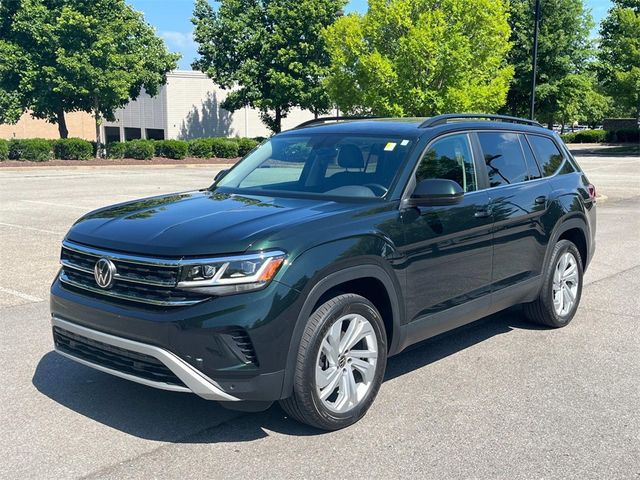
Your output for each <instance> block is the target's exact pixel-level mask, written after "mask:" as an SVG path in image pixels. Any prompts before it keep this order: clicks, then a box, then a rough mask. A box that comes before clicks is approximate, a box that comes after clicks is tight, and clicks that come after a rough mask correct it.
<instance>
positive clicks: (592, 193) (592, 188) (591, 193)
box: [587, 183, 596, 202]
mask: <svg viewBox="0 0 640 480" xmlns="http://www.w3.org/2000/svg"><path fill="white" fill-rule="evenodd" d="M587 191H588V192H589V198H591V200H593V201H594V202H595V201H596V187H595V185H593V184H592V183H590V184H589V185H587Z"/></svg>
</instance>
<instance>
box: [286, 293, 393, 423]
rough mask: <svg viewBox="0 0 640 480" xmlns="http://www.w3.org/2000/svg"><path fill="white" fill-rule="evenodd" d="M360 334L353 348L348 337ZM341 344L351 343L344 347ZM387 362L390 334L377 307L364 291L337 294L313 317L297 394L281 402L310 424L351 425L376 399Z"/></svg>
mask: <svg viewBox="0 0 640 480" xmlns="http://www.w3.org/2000/svg"><path fill="white" fill-rule="evenodd" d="M349 327H351V328H352V330H349ZM349 332H351V333H354V332H359V333H358V335H347V334H348V333H349ZM359 336H362V338H361V340H359V341H357V342H356V343H355V344H353V345H351V346H350V347H349V346H348V344H350V343H352V342H348V341H347V337H349V338H350V339H351V340H352V341H353V340H354V339H357V338H359ZM338 340H340V341H338ZM343 344H344V346H346V347H348V348H346V349H344V350H341V349H340V348H339V346H340V345H343ZM332 346H333V347H336V348H332ZM354 347H355V348H354ZM373 350H376V351H375V352H373ZM365 352H368V353H365ZM365 354H366V355H367V357H366V358H365V356H363V355H365ZM373 355H376V358H375V359H374V358H373ZM361 362H364V363H366V364H368V367H367V366H366V365H363V364H362V363H361ZM386 365H387V336H386V332H385V328H384V322H383V320H382V317H381V316H380V313H379V312H378V310H376V308H375V306H374V305H373V304H372V303H371V302H370V301H369V300H367V299H366V298H364V297H361V296H360V295H355V294H342V295H338V296H336V297H334V298H332V299H331V300H329V301H327V302H325V303H324V304H322V305H321V306H320V307H319V308H318V309H317V310H316V311H315V312H314V313H313V314H312V315H311V317H310V318H309V321H308V323H307V326H306V328H305V330H304V333H303V335H302V339H301V340H300V347H299V350H298V354H297V359H296V367H295V372H294V380H293V394H292V395H291V397H289V398H287V399H284V400H281V401H280V405H281V406H282V408H283V409H284V411H285V412H286V413H287V414H288V415H289V416H291V417H292V418H294V419H296V420H298V421H299V422H302V423H306V424H307V425H311V426H312V427H316V428H319V429H322V430H339V429H341V428H344V427H347V426H349V425H352V424H353V423H355V422H357V421H358V420H360V419H361V418H362V417H363V416H364V415H365V413H366V412H367V410H368V409H369V407H370V406H371V404H372V403H373V401H374V399H375V397H376V395H377V394H378V390H379V389H380V385H381V384H382V379H383V377H384V372H385V368H386ZM365 367H366V368H365ZM318 380H319V381H318ZM336 382H337V383H336ZM322 384H325V385H326V386H325V387H322ZM354 386H355V389H354V388H352V387H354ZM331 392H333V393H331Z"/></svg>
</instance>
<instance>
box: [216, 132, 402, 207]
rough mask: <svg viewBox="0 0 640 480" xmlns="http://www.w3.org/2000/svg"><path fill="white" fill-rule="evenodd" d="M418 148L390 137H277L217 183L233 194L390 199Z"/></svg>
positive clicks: (337, 135) (399, 138)
mask: <svg viewBox="0 0 640 480" xmlns="http://www.w3.org/2000/svg"><path fill="white" fill-rule="evenodd" d="M412 145H413V139H407V138H402V137H399V136H393V135H385V136H374V135H362V134H358V135H353V134H318V133H315V134H310V135H306V136H302V135H301V136H299V135H287V136H282V137H278V136H276V137H273V138H271V139H270V140H268V141H267V142H265V143H264V144H262V145H261V146H260V147H258V148H257V149H256V150H254V151H253V152H252V153H250V154H249V155H248V156H247V157H246V158H245V159H243V160H242V161H241V162H240V163H239V164H238V165H236V166H235V167H234V168H233V169H232V170H230V171H229V173H227V174H226V175H225V176H224V177H223V178H222V179H220V180H219V181H218V182H217V183H216V184H215V187H216V188H220V189H221V190H223V191H230V192H233V193H245V194H249V193H253V194H260V193H270V194H278V193H283V194H284V193H286V192H290V193H296V194H300V193H304V194H313V195H320V196H326V197H361V198H367V197H369V198H376V197H382V196H384V195H385V194H386V193H387V191H388V190H389V188H390V186H391V183H392V182H393V179H394V178H395V176H396V174H397V173H398V171H399V170H400V166H401V165H402V163H403V161H404V159H405V158H406V156H407V153H408V152H409V149H410V148H411V146H412Z"/></svg>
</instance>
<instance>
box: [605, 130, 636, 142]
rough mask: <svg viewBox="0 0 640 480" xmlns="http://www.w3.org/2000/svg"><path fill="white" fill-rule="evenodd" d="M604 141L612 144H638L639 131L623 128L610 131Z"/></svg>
mask: <svg viewBox="0 0 640 480" xmlns="http://www.w3.org/2000/svg"><path fill="white" fill-rule="evenodd" d="M606 140H607V142H612V143H627V142H629V143H638V142H640V129H637V128H625V129H623V130H612V131H610V132H607V136H606Z"/></svg>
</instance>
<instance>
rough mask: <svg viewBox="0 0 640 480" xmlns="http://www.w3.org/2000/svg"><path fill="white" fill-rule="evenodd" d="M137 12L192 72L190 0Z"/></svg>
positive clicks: (352, 7) (165, 0)
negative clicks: (140, 13)
mask: <svg viewBox="0 0 640 480" xmlns="http://www.w3.org/2000/svg"><path fill="white" fill-rule="evenodd" d="M127 2H128V3H129V4H131V5H132V6H133V7H134V8H135V9H136V10H139V11H141V12H144V15H145V18H146V20H147V21H148V22H149V23H150V24H151V25H153V26H155V27H156V29H157V31H158V34H159V35H160V36H161V37H162V38H164V40H165V42H166V43H167V47H168V48H169V50H171V51H172V52H178V53H181V54H182V59H181V60H180V64H179V68H181V69H184V70H191V62H192V61H193V59H194V58H195V57H196V54H197V53H196V46H195V44H194V42H193V38H192V35H191V32H192V31H193V25H191V14H192V10H193V0H127ZM586 3H587V6H588V7H589V8H590V9H591V13H592V15H593V18H594V20H595V21H596V22H597V23H598V22H600V20H601V19H602V17H604V16H605V15H606V13H607V10H608V9H609V7H610V6H611V2H610V1H609V0H586ZM366 9H367V0H351V1H350V2H349V4H348V6H347V8H346V11H347V12H351V11H358V12H364V11H365V10H366Z"/></svg>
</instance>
